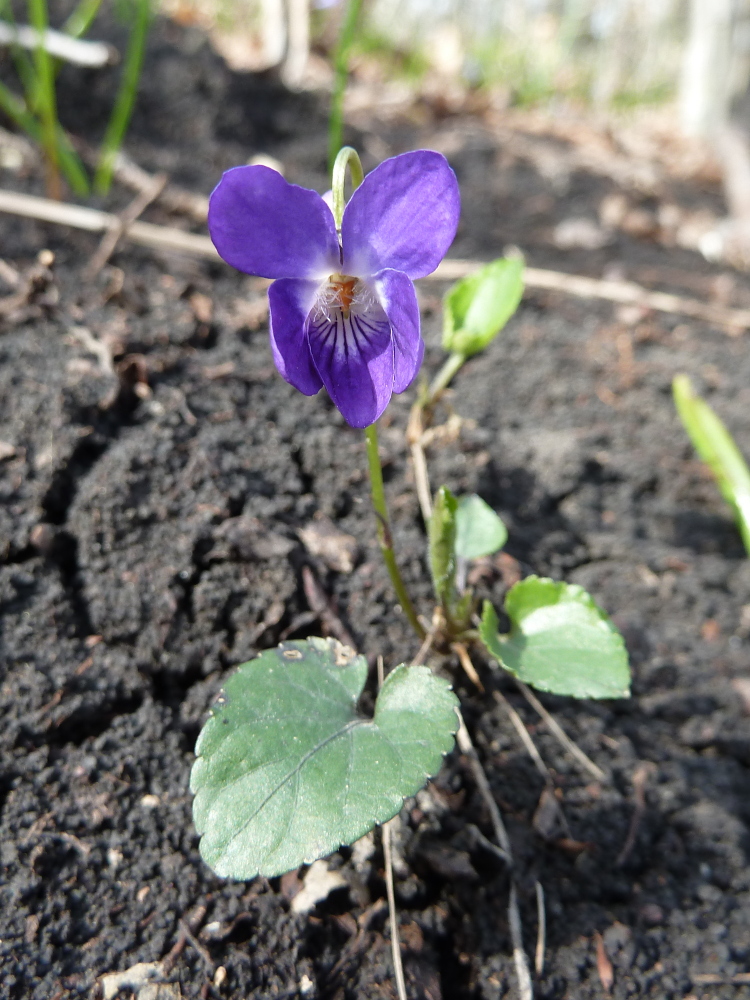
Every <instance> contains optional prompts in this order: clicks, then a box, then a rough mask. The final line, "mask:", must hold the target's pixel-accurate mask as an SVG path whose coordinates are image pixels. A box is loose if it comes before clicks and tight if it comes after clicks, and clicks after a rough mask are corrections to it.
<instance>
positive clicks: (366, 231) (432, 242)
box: [341, 149, 461, 278]
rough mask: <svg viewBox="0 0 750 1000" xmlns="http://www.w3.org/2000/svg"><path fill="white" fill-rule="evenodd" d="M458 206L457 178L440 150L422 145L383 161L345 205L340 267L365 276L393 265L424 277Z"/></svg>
mask: <svg viewBox="0 0 750 1000" xmlns="http://www.w3.org/2000/svg"><path fill="white" fill-rule="evenodd" d="M460 211H461V198H460V195H459V191H458V181H457V180H456V175H455V174H454V173H453V171H452V170H451V168H450V166H449V165H448V161H447V160H446V158H445V157H444V156H443V155H442V154H441V153H435V152H432V151H431V150H427V149H421V150H417V152H414V153H402V154H401V156H394V157H392V159H390V160H384V161H383V162H382V163H381V164H380V165H379V166H377V167H376V168H375V169H374V170H373V171H372V173H369V174H368V175H367V177H365V179H364V181H363V182H362V184H360V186H359V187H358V188H357V190H356V191H355V192H354V194H353V195H352V197H351V200H350V201H349V204H348V205H347V206H346V208H345V210H344V218H343V221H342V225H341V242H342V245H343V248H344V263H343V271H344V272H345V273H346V274H357V275H360V276H361V277H364V276H367V275H372V274H375V273H376V272H377V271H382V270H383V268H393V269H394V270H396V271H403V272H404V273H405V274H407V275H408V276H409V277H410V278H423V277H424V276H425V275H426V274H430V273H431V272H432V271H434V270H435V268H436V267H437V266H438V264H439V263H440V261H441V260H442V259H443V257H444V256H445V254H446V253H447V251H448V247H449V246H450V245H451V243H452V242H453V237H454V236H455V235H456V229H457V228H458V217H459V213H460Z"/></svg>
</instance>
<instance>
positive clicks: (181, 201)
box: [75, 139, 208, 223]
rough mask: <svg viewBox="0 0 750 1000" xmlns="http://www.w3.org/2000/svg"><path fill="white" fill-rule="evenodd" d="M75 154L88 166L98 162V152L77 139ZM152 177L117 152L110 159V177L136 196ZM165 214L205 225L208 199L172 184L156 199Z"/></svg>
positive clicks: (121, 152)
mask: <svg viewBox="0 0 750 1000" xmlns="http://www.w3.org/2000/svg"><path fill="white" fill-rule="evenodd" d="M75 147H76V151H77V152H78V155H79V156H80V157H81V159H82V160H84V161H85V162H86V163H88V164H89V165H90V166H96V164H97V163H98V162H99V150H98V149H94V148H93V146H89V145H88V143H85V142H83V141H82V140H81V139H76V140H75ZM155 176H156V175H155V174H150V173H149V172H148V171H147V170H144V169H143V168H142V167H139V166H138V164H137V163H134V162H133V161H132V160H131V159H130V157H129V156H127V155H126V154H125V153H123V151H122V150H120V151H119V152H118V153H117V155H116V156H115V160H114V178H115V180H116V181H119V183H120V184H122V185H123V186H124V187H128V188H130V189H131V190H133V191H135V192H138V193H140V192H141V191H148V190H149V189H150V188H151V185H152V183H153V181H154V177H155ZM156 200H157V201H158V202H159V204H160V205H162V206H163V207H164V208H166V209H167V211H168V212H176V213H178V214H179V215H187V216H188V217H189V218H191V219H194V220H195V221H196V222H201V223H205V221H206V219H207V217H208V198H207V197H206V196H205V195H204V194H196V193H195V192H194V191H188V190H186V189H185V188H181V187H178V186H176V185H174V184H168V185H167V186H166V187H165V188H164V190H163V191H162V192H161V194H160V195H159V197H158V198H157V199H156Z"/></svg>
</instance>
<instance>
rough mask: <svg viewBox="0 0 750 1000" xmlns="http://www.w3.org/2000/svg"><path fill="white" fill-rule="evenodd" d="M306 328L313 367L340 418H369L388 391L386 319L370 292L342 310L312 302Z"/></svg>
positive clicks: (362, 421) (360, 422)
mask: <svg viewBox="0 0 750 1000" xmlns="http://www.w3.org/2000/svg"><path fill="white" fill-rule="evenodd" d="M306 328H307V337H308V343H309V345H310V353H311V354H312V357H313V362H314V364H315V367H316V368H317V370H318V374H319V375H320V377H321V379H322V380H323V384H324V385H325V387H326V389H327V390H328V394H329V395H330V397H331V399H332V400H333V402H334V404H335V406H336V407H337V409H338V410H339V411H340V412H341V414H342V415H343V417H344V419H345V420H346V422H347V423H348V424H350V425H351V426H352V427H368V426H369V425H370V424H372V423H374V422H375V421H376V420H377V419H378V417H379V416H380V414H381V413H382V412H383V410H385V408H386V406H387V405H388V401H389V400H390V398H391V393H392V392H393V338H392V336H391V325H390V323H389V321H388V317H387V316H386V314H385V312H384V311H383V309H382V307H381V306H380V304H379V303H378V301H377V298H376V296H375V294H371V301H370V303H369V305H368V307H367V308H359V309H357V310H355V309H352V310H351V312H349V314H348V315H344V313H343V311H342V310H340V309H334V310H332V311H331V310H328V309H323V308H318V307H316V306H313V309H312V311H311V312H310V315H309V316H308V319H307V327H306Z"/></svg>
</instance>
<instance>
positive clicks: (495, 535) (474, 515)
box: [456, 493, 508, 559]
mask: <svg viewBox="0 0 750 1000" xmlns="http://www.w3.org/2000/svg"><path fill="white" fill-rule="evenodd" d="M507 541H508V532H507V530H506V527H505V525H504V524H503V522H502V521H501V520H500V518H499V517H498V516H497V514H496V513H495V512H494V510H493V509H492V507H490V506H489V504H486V503H485V502H484V500H482V498H481V497H479V496H477V495H476V493H472V494H471V496H467V497H461V499H460V500H459V501H458V510H457V512H456V555H457V556H458V558H459V559H480V558H481V557H482V556H489V555H492V553H493V552H497V550H498V549H501V548H502V547H503V545H505V543H506V542H507Z"/></svg>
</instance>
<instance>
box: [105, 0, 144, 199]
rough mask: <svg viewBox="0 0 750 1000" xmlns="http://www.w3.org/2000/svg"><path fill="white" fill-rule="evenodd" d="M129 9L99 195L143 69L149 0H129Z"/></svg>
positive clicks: (107, 181) (109, 177)
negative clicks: (128, 25)
mask: <svg viewBox="0 0 750 1000" xmlns="http://www.w3.org/2000/svg"><path fill="white" fill-rule="evenodd" d="M131 8H132V9H131V17H132V24H131V28H130V38H129V39H128V48H127V51H126V53H125V63H124V66H123V70H122V80H121V82H120V89H119V91H118V93H117V97H116V99H115V106H114V108H113V109H112V117H111V118H110V120H109V124H108V125H107V131H106V132H105V134H104V140H103V142H102V149H101V157H100V160H99V166H98V167H97V170H96V176H95V178H94V186H95V187H96V190H97V191H99V192H100V193H101V194H106V193H107V191H109V187H110V184H111V183H112V174H113V172H114V168H115V158H116V156H117V153H118V151H119V149H120V146H121V145H122V140H123V139H124V137H125V133H126V131H127V128H128V125H129V123H130V117H131V115H132V114H133V107H134V105H135V98H136V94H137V92H138V83H139V81H140V78H141V70H142V69H143V57H144V54H145V50H146V38H147V36H148V29H149V25H150V23H151V0H131Z"/></svg>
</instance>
